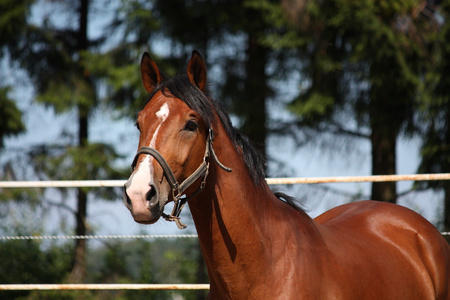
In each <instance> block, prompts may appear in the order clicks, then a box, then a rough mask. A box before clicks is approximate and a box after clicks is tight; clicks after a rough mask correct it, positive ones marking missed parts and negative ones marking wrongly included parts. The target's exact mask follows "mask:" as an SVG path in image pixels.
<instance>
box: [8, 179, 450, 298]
mask: <svg viewBox="0 0 450 300" xmlns="http://www.w3.org/2000/svg"><path fill="white" fill-rule="evenodd" d="M430 180H450V173H441V174H410V175H374V176H341V177H312V178H267V179H266V181H267V183H268V184H269V185H285V184H320V183H349V182H389V181H430ZM125 182H126V181H125V180H62V181H0V188H78V187H122V186H123V185H124V184H125ZM441 233H442V235H450V232H441ZM197 237H198V236H197V235H196V234H179V235H142V234H140V235H67V236H59V235H56V236H38V235H29V236H0V240H58V239H64V240H68V239H135V238H150V239H152V238H153V239H158V238H197ZM208 289H209V284H0V290H10V291H12V290H15V291H17V290H208Z"/></svg>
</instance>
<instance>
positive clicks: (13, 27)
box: [0, 0, 34, 57]
mask: <svg viewBox="0 0 450 300" xmlns="http://www.w3.org/2000/svg"><path fill="white" fill-rule="evenodd" d="M33 3H34V0H3V1H0V11H1V12H2V13H1V14H0V57H2V56H3V55H4V54H5V53H4V51H5V48H7V49H9V50H13V49H16V47H17V44H18V39H19V38H20V37H21V36H22V32H23V31H24V30H25V28H26V24H27V23H26V19H27V17H28V16H29V13H30V8H31V5H32V4H33Z"/></svg>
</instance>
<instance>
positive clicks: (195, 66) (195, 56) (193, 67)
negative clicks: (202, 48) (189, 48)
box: [187, 50, 206, 91]
mask: <svg viewBox="0 0 450 300" xmlns="http://www.w3.org/2000/svg"><path fill="white" fill-rule="evenodd" d="M187 75H188V77H189V80H190V81H191V83H192V84H194V85H195V86H197V87H198V88H199V89H200V90H202V91H203V90H204V89H205V87H206V63H205V60H204V59H203V57H202V56H201V54H200V53H199V52H198V51H197V50H194V51H193V52H192V57H191V59H190V60H189V64H188V67H187Z"/></svg>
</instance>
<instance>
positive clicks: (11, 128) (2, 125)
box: [0, 87, 25, 149]
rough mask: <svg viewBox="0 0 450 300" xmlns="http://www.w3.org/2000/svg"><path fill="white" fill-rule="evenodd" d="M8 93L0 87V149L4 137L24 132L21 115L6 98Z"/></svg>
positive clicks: (11, 101) (14, 105)
mask: <svg viewBox="0 0 450 300" xmlns="http://www.w3.org/2000/svg"><path fill="white" fill-rule="evenodd" d="M9 91H10V88H9V87H0V149H1V148H3V139H4V138H5V137H8V136H11V135H17V134H19V133H21V132H23V131H24V130H25V125H24V124H23V122H22V113H21V111H20V110H19V109H18V108H17V106H16V104H15V103H14V101H13V100H11V99H10V98H9V97H8V93H9Z"/></svg>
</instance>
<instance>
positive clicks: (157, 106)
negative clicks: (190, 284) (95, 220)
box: [124, 51, 450, 300]
mask: <svg viewBox="0 0 450 300" xmlns="http://www.w3.org/2000/svg"><path fill="white" fill-rule="evenodd" d="M141 76H142V81H143V85H144V87H145V89H146V90H147V92H148V93H150V96H149V101H148V103H147V104H146V105H145V107H144V109H143V110H142V111H141V112H139V114H138V117H137V122H136V126H137V128H138V129H139V131H140V138H139V148H138V149H139V150H138V152H137V154H136V156H135V159H134V161H133V164H132V168H133V172H132V174H131V176H130V178H129V180H128V181H127V182H126V184H125V186H124V203H125V205H126V207H127V208H128V209H129V210H130V212H131V214H132V216H133V218H134V220H135V221H136V222H138V223H142V224H152V223H155V222H156V221H157V220H158V219H159V218H160V217H161V216H163V217H164V218H165V219H167V220H170V221H175V222H176V223H177V225H178V226H179V227H180V228H183V227H184V225H183V223H182V222H181V221H180V218H179V214H180V211H181V209H182V208H183V205H184V203H186V202H188V205H189V207H190V211H191V214H192V217H193V220H194V223H195V227H196V230H197V233H198V237H199V241H200V246H201V250H202V254H203V257H204V259H205V262H206V266H207V269H208V275H209V279H210V292H209V299H238V300H240V299H346V300H349V299H358V300H361V299H383V300H386V299H395V300H398V299H430V300H431V299H447V300H448V299H450V293H449V291H448V286H449V272H450V248H449V246H448V244H447V242H446V241H445V239H444V238H443V237H442V236H441V234H440V233H439V232H438V230H436V228H435V227H434V226H433V225H432V224H430V223H429V222H428V221H427V220H425V219H424V218H422V217H421V216H420V215H419V214H417V213H415V212H413V211H411V210H409V209H407V208H404V207H401V206H398V205H394V204H389V203H382V202H377V201H359V202H354V203H350V204H345V205H342V206H338V207H336V208H333V209H331V210H329V211H327V212H325V213H323V214H322V215H320V216H319V217H317V218H315V219H312V218H310V217H309V216H308V215H307V214H306V213H305V212H304V211H303V210H302V209H301V208H299V207H296V206H295V203H294V202H293V199H292V198H290V197H288V196H286V195H284V194H275V193H273V192H272V191H271V190H270V189H269V187H268V185H267V184H266V182H265V180H264V168H263V160H262V159H261V157H260V156H259V155H258V153H257V152H256V151H255V150H254V148H253V147H252V146H251V145H250V144H249V143H248V141H246V140H245V139H244V138H243V137H242V136H241V135H240V134H239V132H238V131H237V130H236V129H235V128H234V127H233V126H232V124H231V122H230V119H229V116H228V115H227V114H226V113H225V111H224V109H223V108H222V107H221V105H219V104H218V103H217V102H216V101H214V100H213V99H212V97H211V96H210V94H209V92H208V89H207V86H206V80H207V76H206V64H205V61H204V60H203V58H202V57H201V55H200V54H199V53H198V52H196V51H194V52H193V54H192V57H191V59H190V61H189V63H188V67H187V74H184V75H179V76H175V77H171V78H169V79H166V78H165V77H164V76H163V75H162V73H161V72H160V70H159V69H158V67H157V65H156V63H155V62H154V61H153V60H152V59H151V58H150V56H149V55H148V54H147V53H144V55H143V57H142V60H141ZM183 195H185V196H183ZM169 202H174V210H173V211H172V214H170V215H168V214H164V212H163V210H164V206H165V205H166V204H167V203H169Z"/></svg>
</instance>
